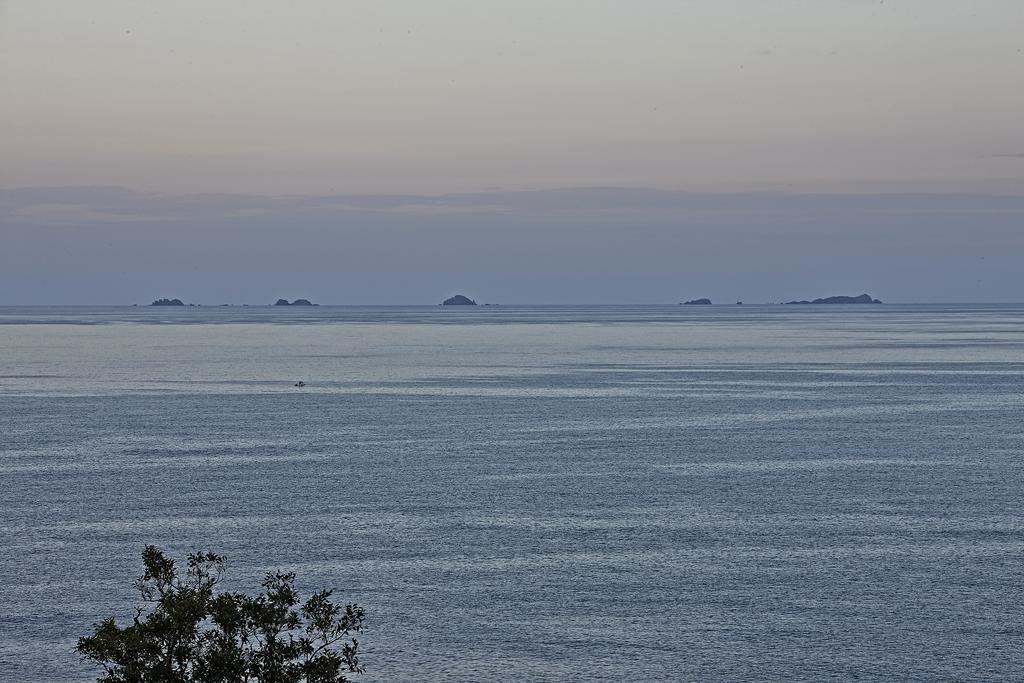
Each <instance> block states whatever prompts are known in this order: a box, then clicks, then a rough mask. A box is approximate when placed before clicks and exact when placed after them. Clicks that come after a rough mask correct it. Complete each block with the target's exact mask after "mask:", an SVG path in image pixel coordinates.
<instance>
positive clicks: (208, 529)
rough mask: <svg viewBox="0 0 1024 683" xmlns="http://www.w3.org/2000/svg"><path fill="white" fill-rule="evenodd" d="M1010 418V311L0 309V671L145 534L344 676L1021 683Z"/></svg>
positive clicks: (1016, 403) (1022, 430)
mask: <svg viewBox="0 0 1024 683" xmlns="http://www.w3.org/2000/svg"><path fill="white" fill-rule="evenodd" d="M298 380H303V381H305V382H307V386H305V387H303V388H296V387H294V386H293V384H294V383H295V382H296V381H298ZM1022 418H1024V306H1017V305H1003V306H896V305H884V306H864V307H861V306H853V307H850V306H815V307H793V306H713V307H691V306H686V307H681V306H661V307H542V308H526V307H504V306H502V307H497V308H495V307H490V308H484V307H478V308H471V309H451V308H439V307H419V308H334V307H319V308H313V309H284V310H282V309H275V308H269V307H260V308H205V307H204V308H185V309H169V308H159V309H153V308H148V307H147V308H0V680H4V681H66V680H91V678H90V674H92V673H93V672H92V670H90V669H88V668H85V667H83V666H82V665H81V664H80V663H79V662H78V659H77V657H76V655H75V654H74V653H73V647H74V641H75V639H76V638H77V637H78V636H79V635H83V634H85V633H86V632H87V631H88V630H89V626H90V624H91V623H93V622H94V621H96V620H98V619H99V618H100V617H102V616H106V615H118V616H119V617H121V618H127V617H128V616H130V614H131V613H132V607H133V605H134V604H135V597H134V595H133V592H132V589H131V582H132V580H133V579H134V578H135V577H136V576H137V575H138V574H139V568H140V563H139V554H140V552H141V550H142V548H143V545H144V544H146V543H154V544H157V545H159V546H161V547H162V548H164V549H165V550H167V551H170V552H171V553H173V554H175V555H176V556H179V557H180V556H183V555H184V554H185V553H187V552H189V551H192V550H198V549H208V550H214V551H217V552H221V553H223V554H226V555H227V556H228V557H229V574H228V584H229V587H231V588H239V589H245V590H253V589H255V588H256V587H257V586H258V581H259V578H260V576H261V575H262V573H263V572H264V571H266V570H268V569H274V568H282V569H293V570H295V571H296V572H298V575H299V581H300V583H301V584H302V586H303V587H304V588H306V589H317V588H321V587H334V588H336V589H338V591H339V593H340V595H341V596H342V597H343V598H346V599H351V600H354V601H357V602H359V603H360V604H362V605H364V606H365V607H366V608H367V610H368V612H369V617H370V631H369V632H368V633H367V634H365V637H364V638H363V639H362V641H363V643H364V646H365V662H366V664H367V668H368V673H367V674H366V675H365V676H363V677H361V679H360V680H363V681H366V682H368V683H369V682H371V681H374V682H377V681H423V680H453V681H506V680H513V679H514V680H527V681H563V680H581V681H582V680H612V681H619V680H623V681H674V680H695V681H706V680H728V681H741V680H749V681H754V680H758V681H761V680H766V681H781V680H815V681H817V680H825V679H853V678H859V679H862V680H979V681H980V680H1017V681H1019V680H1022V679H1024V501H1022V497H1024V495H1022V494H1024V419H1022Z"/></svg>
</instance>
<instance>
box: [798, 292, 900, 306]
mask: <svg viewBox="0 0 1024 683" xmlns="http://www.w3.org/2000/svg"><path fill="white" fill-rule="evenodd" d="M786 303H787V304H880V303H882V302H881V301H879V300H878V299H872V298H871V296H870V295H868V294H861V295H860V296H829V297H825V298H824V299H815V300H813V301H787V302H786Z"/></svg>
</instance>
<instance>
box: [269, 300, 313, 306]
mask: <svg viewBox="0 0 1024 683" xmlns="http://www.w3.org/2000/svg"><path fill="white" fill-rule="evenodd" d="M274 305H275V306H319V304H315V303H313V302H312V301H310V300H309V299H296V300H295V301H292V302H291V303H289V302H288V299H278V300H277V301H275V302H274Z"/></svg>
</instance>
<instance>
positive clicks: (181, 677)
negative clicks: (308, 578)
mask: <svg viewBox="0 0 1024 683" xmlns="http://www.w3.org/2000/svg"><path fill="white" fill-rule="evenodd" d="M142 564H143V566H144V568H145V572H144V573H143V575H142V577H141V578H139V580H138V581H137V582H136V588H137V589H138V591H139V593H140V595H141V597H142V601H143V606H142V607H139V608H137V610H136V613H135V616H134V618H133V619H132V622H131V623H130V624H128V625H125V626H118V624H117V623H116V621H115V620H114V618H113V617H110V618H107V619H104V620H103V621H102V622H100V623H99V624H96V625H95V626H94V631H93V633H92V635H89V636H85V637H83V638H80V639H79V641H78V646H77V648H76V649H77V650H78V652H79V654H80V655H81V656H82V658H83V660H86V661H90V662H93V663H95V664H98V665H100V666H102V667H103V670H104V673H103V675H102V676H100V678H99V679H97V680H98V682H99V683H193V682H199V681H202V682H203V683H242V682H251V683H344V682H346V681H348V679H347V678H346V677H345V673H362V671H363V669H362V667H361V666H360V664H359V655H358V647H359V643H358V641H357V640H356V639H355V637H354V635H353V634H356V633H361V632H362V631H363V621H364V618H365V612H364V610H363V608H361V607H359V606H358V605H352V604H349V605H345V606H341V605H336V604H334V603H333V602H332V601H331V594H332V591H328V590H325V591H320V592H318V593H314V594H313V595H312V596H311V597H310V598H309V599H308V600H306V601H305V602H302V600H301V598H300V596H299V594H298V592H297V591H296V589H295V574H294V573H292V572H270V573H268V574H267V575H266V578H265V579H264V580H263V591H262V592H261V593H259V594H257V595H254V596H249V595H245V594H243V593H232V592H221V591H218V590H217V584H218V582H219V581H220V579H221V576H222V575H223V572H224V558H223V557H222V556H220V555H216V554H214V553H196V554H193V555H189V557H188V566H187V568H186V570H185V572H184V574H182V573H181V572H180V571H179V569H178V567H177V566H176V564H175V561H174V560H173V559H171V558H169V557H167V556H166V555H164V554H163V553H162V552H161V551H160V550H158V549H157V548H155V547H154V546H151V545H150V546H146V549H145V551H144V552H143V553H142Z"/></svg>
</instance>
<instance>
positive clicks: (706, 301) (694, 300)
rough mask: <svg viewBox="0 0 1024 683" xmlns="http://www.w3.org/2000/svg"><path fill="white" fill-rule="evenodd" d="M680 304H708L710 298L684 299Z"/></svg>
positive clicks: (709, 303)
mask: <svg viewBox="0 0 1024 683" xmlns="http://www.w3.org/2000/svg"><path fill="white" fill-rule="evenodd" d="M682 305H683V306H710V305H711V299H690V300H689V301H684V302H683V304H682Z"/></svg>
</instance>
